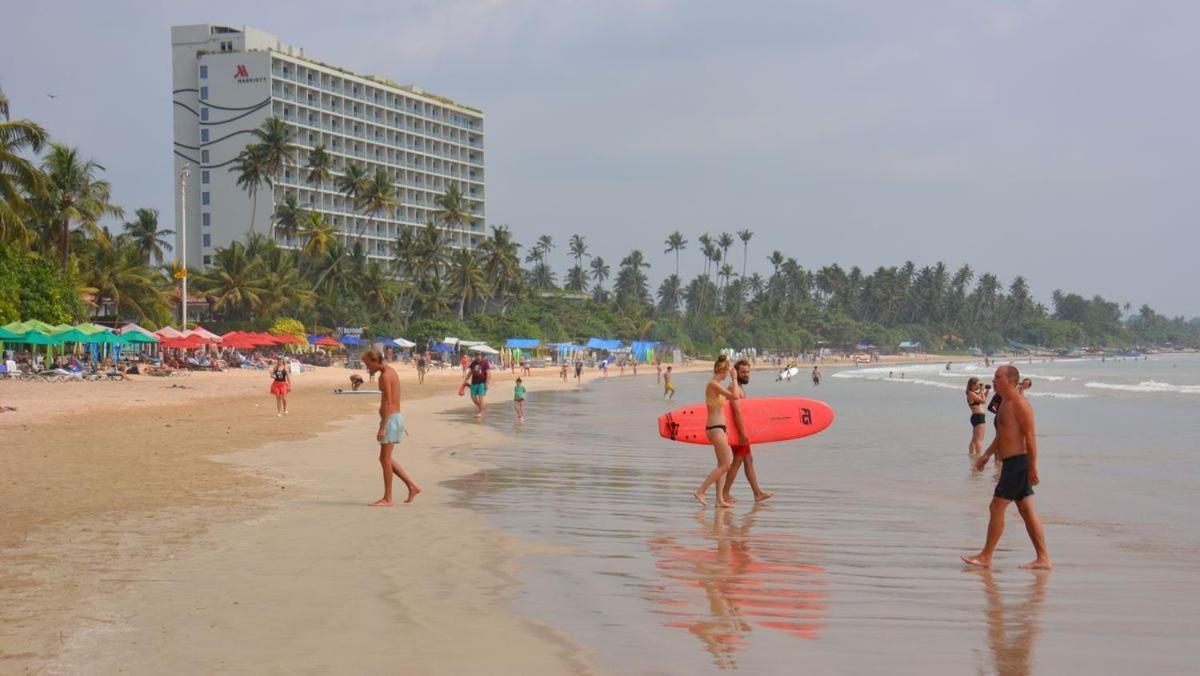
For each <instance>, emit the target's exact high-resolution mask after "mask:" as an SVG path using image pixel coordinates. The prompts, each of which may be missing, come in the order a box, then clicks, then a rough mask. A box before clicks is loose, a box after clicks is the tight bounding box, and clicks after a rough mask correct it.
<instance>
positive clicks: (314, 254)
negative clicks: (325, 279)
mask: <svg viewBox="0 0 1200 676" xmlns="http://www.w3.org/2000/svg"><path fill="white" fill-rule="evenodd" d="M301 235H302V236H303V237H304V248H303V249H301V253H302V254H303V255H304V256H306V257H308V258H318V257H320V256H324V255H325V254H326V253H328V252H329V249H330V248H331V247H332V246H333V245H334V244H336V243H337V230H336V229H334V227H333V226H332V225H330V224H329V222H328V221H326V220H325V217H324V216H322V215H321V214H320V213H318V212H316V211H310V212H308V216H306V217H305V219H304V223H303V224H302V225H301Z"/></svg>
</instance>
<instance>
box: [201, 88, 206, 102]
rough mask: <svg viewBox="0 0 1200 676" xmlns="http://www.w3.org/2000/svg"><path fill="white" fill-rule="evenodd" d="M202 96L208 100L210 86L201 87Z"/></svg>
mask: <svg viewBox="0 0 1200 676" xmlns="http://www.w3.org/2000/svg"><path fill="white" fill-rule="evenodd" d="M200 98H201V99H206V100H207V99H208V87H201V88H200Z"/></svg>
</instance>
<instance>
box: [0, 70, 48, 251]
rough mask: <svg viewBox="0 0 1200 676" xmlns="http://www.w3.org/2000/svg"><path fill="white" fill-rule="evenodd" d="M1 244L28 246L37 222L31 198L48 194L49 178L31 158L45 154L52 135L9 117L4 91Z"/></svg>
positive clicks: (0, 100)
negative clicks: (38, 154)
mask: <svg viewBox="0 0 1200 676" xmlns="http://www.w3.org/2000/svg"><path fill="white" fill-rule="evenodd" d="M0 120H2V121H0V244H2V245H12V244H20V245H22V246H27V245H28V243H29V241H30V239H31V232H30V230H31V224H32V223H33V222H34V221H35V220H36V214H35V212H34V207H33V205H31V204H30V203H29V199H28V198H30V197H37V196H41V195H43V194H44V192H45V189H46V176H45V174H43V173H42V172H41V171H40V170H39V169H38V168H37V167H36V166H35V165H34V163H33V162H31V161H30V160H29V159H28V158H27V155H28V154H30V153H32V154H37V153H40V152H41V151H42V147H43V146H44V145H45V144H46V142H47V139H48V138H49V135H48V134H47V133H46V130H45V129H43V128H42V127H41V126H40V125H38V124H36V123H34V122H32V121H30V120H12V119H10V118H9V103H8V99H7V98H6V97H5V96H4V91H3V90H2V89H0Z"/></svg>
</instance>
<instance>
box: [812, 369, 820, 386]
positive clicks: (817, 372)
mask: <svg viewBox="0 0 1200 676" xmlns="http://www.w3.org/2000/svg"><path fill="white" fill-rule="evenodd" d="M812 379H813V386H814V387H816V386H817V385H820V384H821V369H819V368H817V367H816V366H814V367H813V372H812Z"/></svg>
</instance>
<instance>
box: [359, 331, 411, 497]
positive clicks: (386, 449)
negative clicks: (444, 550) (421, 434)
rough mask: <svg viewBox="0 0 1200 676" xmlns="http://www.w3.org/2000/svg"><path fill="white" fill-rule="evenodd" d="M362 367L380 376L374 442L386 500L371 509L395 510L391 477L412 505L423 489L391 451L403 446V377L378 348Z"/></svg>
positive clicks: (365, 356) (368, 354) (367, 354)
mask: <svg viewBox="0 0 1200 676" xmlns="http://www.w3.org/2000/svg"><path fill="white" fill-rule="evenodd" d="M362 361H363V365H364V366H366V367H367V370H368V371H370V372H371V373H372V374H375V373H378V374H379V431H378V432H377V433H376V434H375V440H376V441H378V442H379V465H380V467H381V468H383V497H382V498H380V499H378V500H376V501H375V502H372V503H371V507H391V506H392V475H393V474H394V475H396V476H398V477H400V480H401V481H403V482H404V485H405V486H406V487H407V488H408V497H407V498H405V500H404V502H405V504H407V503H410V502H412V501H413V498H415V497H417V494H418V493H420V492H421V487H420V486H418V485H417V484H416V483H415V482H413V480H412V478H410V477H409V476H408V473H407V472H405V471H404V468H403V467H401V466H400V463H398V462H396V461H395V460H392V449H394V448H395V447H396V444H398V443H400V438H401V436H402V435H403V434H404V416H403V415H402V414H401V413H400V377H399V376H397V375H396V371H395V370H394V369H393V368H392V367H391V366H388V365H387V364H386V363H385V362H384V361H383V354H382V353H381V352H380V351H379V348H377V347H372V348H369V349H368V350H367V351H366V352H364V353H363V355H362Z"/></svg>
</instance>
